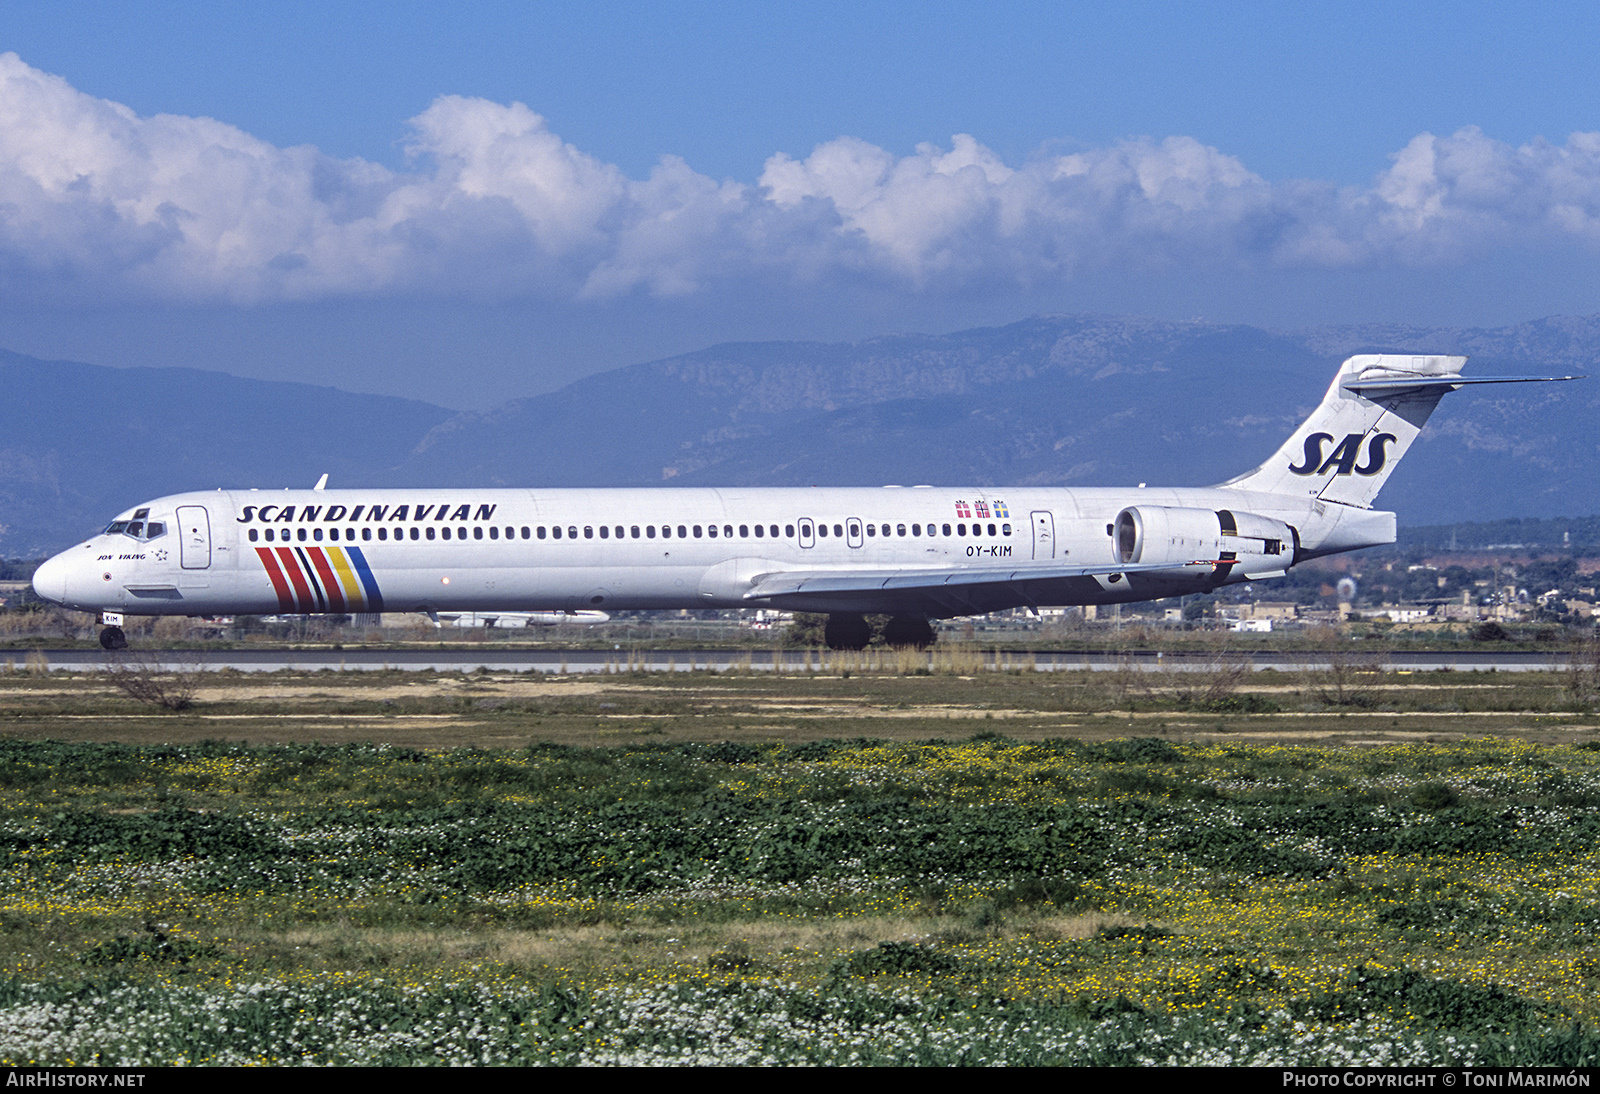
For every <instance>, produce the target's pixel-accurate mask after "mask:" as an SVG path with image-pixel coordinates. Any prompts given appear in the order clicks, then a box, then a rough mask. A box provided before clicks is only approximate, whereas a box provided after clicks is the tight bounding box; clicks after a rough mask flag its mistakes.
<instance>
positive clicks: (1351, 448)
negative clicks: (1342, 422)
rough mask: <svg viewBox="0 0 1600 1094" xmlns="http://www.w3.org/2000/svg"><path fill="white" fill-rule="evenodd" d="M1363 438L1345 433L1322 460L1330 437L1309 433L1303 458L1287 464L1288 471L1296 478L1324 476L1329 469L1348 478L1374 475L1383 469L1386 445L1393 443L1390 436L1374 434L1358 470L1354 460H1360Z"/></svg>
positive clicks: (1392, 435)
mask: <svg viewBox="0 0 1600 1094" xmlns="http://www.w3.org/2000/svg"><path fill="white" fill-rule="evenodd" d="M1363 439H1364V438H1363V435H1362V434H1360V433H1350V434H1347V435H1346V436H1345V439H1344V440H1342V441H1340V442H1339V444H1338V446H1337V447H1336V448H1335V449H1334V450H1333V451H1332V452H1329V453H1328V455H1327V458H1326V459H1324V458H1323V455H1322V450H1323V448H1324V447H1325V446H1327V445H1328V444H1330V443H1332V441H1333V434H1332V433H1313V434H1311V436H1309V437H1307V438H1306V450H1305V455H1304V456H1303V457H1302V459H1301V461H1300V463H1298V464H1290V465H1289V470H1290V471H1291V472H1292V473H1293V474H1296V475H1325V474H1327V472H1328V471H1329V470H1330V469H1334V470H1333V473H1334V474H1335V475H1348V474H1350V473H1352V472H1354V473H1355V474H1357V475H1376V474H1377V473H1378V472H1379V471H1382V470H1383V465H1384V463H1385V462H1386V461H1387V460H1388V458H1389V445H1391V444H1393V443H1394V442H1395V436H1394V434H1393V433H1378V434H1375V435H1374V436H1373V437H1372V439H1371V440H1370V441H1368V442H1367V462H1366V463H1364V464H1362V465H1361V466H1359V467H1358V466H1356V461H1357V460H1358V459H1360V458H1361V442H1362V440H1363Z"/></svg>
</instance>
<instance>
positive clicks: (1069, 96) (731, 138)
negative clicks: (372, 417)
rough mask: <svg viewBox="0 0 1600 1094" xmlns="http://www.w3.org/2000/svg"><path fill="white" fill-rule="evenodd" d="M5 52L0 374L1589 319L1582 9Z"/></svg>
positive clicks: (809, 14)
mask: <svg viewBox="0 0 1600 1094" xmlns="http://www.w3.org/2000/svg"><path fill="white" fill-rule="evenodd" d="M0 30H3V34H0V53H9V54H12V55H13V56H11V57H9V59H7V60H5V61H4V63H0V290H3V291H0V346H4V347H7V348H11V349H15V350H19V351H22V352H27V353H34V354H37V355H40V356H47V357H72V358H77V359H81V360H89V361H93V362H96V363H102V364H112V365H159V364H174V365H188V366H193V367H203V368H219V369H222V370H224V371H230V372H235V373H239V374H244V375H254V376H264V377H276V378H285V379H297V380H307V381H311V382H321V383H329V384H334V385H336V386H341V387H347V388H352V389H356V390H368V391H384V392H390V393H395V394H404V395H409V396H412V397H417V398H427V399H430V400H432V401H436V402H441V403H444V404H446V405H452V406H485V405H489V404H492V403H493V402H496V401H498V400H500V399H504V398H509V397H514V396H517V395H522V394H529V393H532V392H536V391H541V390H548V389H549V388H551V387H554V386H558V385H559V384H560V383H563V382H565V381H567V380H570V379H572V378H574V377H575V376H578V375H582V374H584V373H585V372H588V371H593V370H595V369H598V368H607V367H615V366H617V365H621V364H626V363H629V362H631V361H636V360H645V359H649V358H653V357H658V356H664V355H667V354H670V353H675V352H682V351H686V350H690V349H695V348H699V347H701V346H704V345H707V344H710V343H713V342H717V341H725V340H737V339H783V338H791V339H805V338H818V339H844V338H860V337H869V336H871V335H873V334H877V333H884V332H888V331H899V330H911V329H918V330H932V331H939V330H953V329H958V328H961V327H965V326H972V325H983V324H996V323H1005V322H1010V321H1012V320H1015V319H1020V318H1023V317H1024V316H1026V315H1029V314H1034V313H1038V312H1072V311H1098V312H1113V313H1119V314H1142V315H1155V316H1161V317H1166V318H1191V317H1196V316H1204V317H1205V318H1209V319H1214V320H1219V321H1229V322H1248V323H1255V324H1259V325H1264V326H1273V327H1293V326H1300V325H1306V324H1313V323H1324V322H1363V321H1372V320H1383V321H1400V322H1409V323H1417V324H1463V325H1498V324H1501V323H1506V322H1514V321H1517V320H1519V319H1529V318H1535V317H1538V316H1541V315H1547V314H1556V313H1569V314H1571V313H1580V314H1590V313H1593V312H1595V311H1596V310H1600V308H1597V306H1596V303H1595V297H1596V287H1597V280H1596V275H1597V273H1600V263H1597V261H1596V258H1597V256H1600V136H1597V135H1595V131H1597V130H1600V117H1596V113H1597V110H1596V102H1597V94H1596V91H1597V89H1596V86H1595V85H1596V79H1597V77H1596V75H1595V66H1594V65H1593V57H1594V56H1595V55H1596V47H1597V46H1600V9H1596V8H1593V7H1591V6H1583V5H1571V6H1567V5H1546V6H1542V7H1540V6H1533V5H1512V4H1471V3H1454V4H1404V3H1400V4H1393V3H1391V4H1381V5H1380V4H1370V5H1362V4H1350V3H1343V4H1321V3H1298V4H1292V5H1285V4H1282V3H1276V4H1228V5H1198V4H1192V3H1190V4H1164V3H1148V4H1123V5H1098V4H1097V5H1073V4H1061V3H1057V4H1027V3H1019V4H983V5H978V4H925V5H916V6H912V5H905V4H899V5H892V6H891V5H874V4H861V3H855V4H810V5H796V4H792V3H789V4H776V3H774V4H763V3H741V4H719V3H700V4H696V3H684V4H630V5H601V4H591V5H572V4H561V5H543V4H537V3H517V4H493V3H480V4H468V5H443V4H404V3H386V4H340V5H326V4H315V5H313V4H295V3H273V4H229V5H201V4H191V3H143V4H141V3H130V4H87V3H65V2H61V0H57V2H53V3H49V4H43V3H32V2H28V0H22V2H17V0H12V2H10V3H8V4H7V5H6V6H5V8H4V10H3V12H0ZM442 378H445V379H442Z"/></svg>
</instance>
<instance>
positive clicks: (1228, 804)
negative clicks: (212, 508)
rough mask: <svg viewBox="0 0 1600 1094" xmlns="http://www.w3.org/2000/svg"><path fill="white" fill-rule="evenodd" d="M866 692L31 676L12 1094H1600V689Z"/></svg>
mask: <svg viewBox="0 0 1600 1094" xmlns="http://www.w3.org/2000/svg"><path fill="white" fill-rule="evenodd" d="M832 667H833V668H834V670H835V671H833V672H831V673H827V674H823V673H813V674H810V675H804V676H802V675H787V676H786V675H779V676H771V675H767V676H754V675H740V674H722V675H716V674H711V673H703V672H702V673H687V672H680V673H677V674H674V675H670V676H669V675H667V674H659V675H653V676H652V675H646V674H643V673H617V674H610V675H605V676H593V677H586V678H555V679H552V678H533V677H522V676H505V675H501V676H496V675H492V674H471V675H466V676H435V675H433V674H400V673H348V674H335V673H322V674H314V675H299V676H296V675H293V674H276V675H274V676H272V677H255V678H246V677H242V676H234V675H225V674H217V675H214V676H208V677H207V678H206V679H204V680H202V681H198V682H196V683H195V684H194V687H193V693H192V695H191V702H190V703H188V704H187V705H186V707H185V709H182V710H180V711H177V712H170V711H166V710H160V709H158V708H156V707H154V706H153V705H151V704H149V703H138V702H136V701H134V700H132V699H130V698H128V697H127V695H126V694H124V693H123V692H120V691H118V690H117V689H116V688H115V687H113V686H112V684H111V683H110V682H108V680H107V679H105V678H103V677H99V676H94V675H82V676H75V677H74V676H67V675H65V674H60V673H47V672H37V673H28V672H15V673H8V674H4V675H0V855H3V861H0V1062H6V1063H13V1064H15V1063H47V1064H61V1063H74V1064H94V1063H101V1064H163V1063H178V1062H182V1063H192V1064H203V1063H217V1064H239V1063H275V1064H277V1063H301V1062H303V1063H317V1064H330V1063H371V1064H379V1063H381V1064H414V1063H440V1064H451V1063H514V1064H529V1063H555V1064H571V1063H637V1062H681V1063H719V1062H720V1063H825V1064H844V1063H912V1064H947V1063H971V1064H1001V1063H1005V1064H1030V1063H1031V1064H1045V1063H1058V1064H1059V1063H1065V1064H1121V1065H1127V1064H1139V1063H1153V1064H1161V1063H1185V1064H1197V1063H1231V1064H1334V1065H1362V1064H1394V1063H1411V1064H1444V1063H1452V1064H1478V1065H1485V1064H1495V1063H1522V1064H1550V1065H1560V1066H1571V1065H1575V1064H1580V1063H1584V1064H1590V1063H1594V1062H1595V1060H1596V1058H1597V1056H1600V1037H1596V1036H1595V1035H1594V1034H1593V1033H1591V1030H1592V1029H1593V1028H1594V1023H1595V1022H1596V1021H1597V1019H1600V1004H1597V1003H1596V1002H1595V1000H1596V998H1597V989H1600V946H1597V944H1596V933H1597V928H1600V851H1597V850H1596V848H1597V845H1600V809H1597V808H1596V807H1597V805H1600V743H1597V742H1600V718H1597V717H1596V714H1595V711H1594V706H1593V702H1594V696H1593V694H1592V693H1591V690H1590V689H1591V688H1592V681H1587V680H1585V679H1579V678H1578V677H1577V676H1576V675H1575V674H1572V673H1567V674H1548V675H1542V674H1515V676H1511V675H1508V674H1498V675H1497V674H1456V673H1430V674H1416V675H1414V676H1411V675H1403V674H1375V673H1371V672H1369V671H1365V670H1361V671H1356V670H1351V671H1348V672H1345V671H1343V670H1341V671H1340V673H1339V674H1337V678H1335V676H1333V675H1330V674H1329V673H1327V672H1324V673H1322V674H1320V675H1309V674H1308V675H1305V676H1301V677H1292V676H1280V675H1277V674H1272V673H1256V674H1253V675H1245V674H1237V673H1236V674H1231V675H1230V674H1229V673H1227V672H1212V673H1208V674H1195V675H1193V676H1189V677H1185V676H1180V675H1176V674H1173V675H1163V674H1149V673H1131V672H1129V673H1117V672H1109V673H1106V672H1102V673H1093V674H1089V673H1084V674H1073V673H1034V672H1031V671H1027V670H1026V668H1025V667H1022V666H1017V667H1015V668H1014V669H1013V671H1010V672H987V673H975V674H964V673H960V672H957V671H954V669H959V667H960V666H954V669H953V670H952V671H947V672H927V671H926V670H922V671H919V670H917V669H915V668H912V669H909V670H905V671H887V670H885V669H884V667H883V666H882V665H881V664H880V665H879V666H878V667H877V669H876V670H872V669H871V667H870V666H867V665H864V664H862V665H857V666H856V668H855V669H854V670H850V669H848V668H846V667H844V666H843V665H835V666H832ZM1224 677H1227V679H1223V678H1224Z"/></svg>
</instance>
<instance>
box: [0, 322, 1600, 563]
mask: <svg viewBox="0 0 1600 1094" xmlns="http://www.w3.org/2000/svg"><path fill="white" fill-rule="evenodd" d="M1384 351H1389V352H1411V353H1465V354H1468V355H1470V356H1472V358H1473V360H1472V361H1471V363H1469V365H1468V366H1467V371H1468V374H1469V375H1470V374H1474V373H1475V374H1480V375H1486V374H1502V373H1528V374H1531V373H1540V374H1551V373H1570V372H1578V373H1587V372H1590V371H1591V370H1592V368H1593V364H1594V362H1595V361H1596V360H1600V316H1594V317H1585V318H1570V317H1553V318H1548V319H1540V320H1535V321H1532V322H1528V323H1521V324H1517V325H1514V326H1508V327H1499V328H1423V327H1408V326H1398V325H1365V326H1344V327H1321V328H1315V329H1309V330H1301V331H1292V332H1274V331H1267V330H1262V329H1259V328H1254V327H1248V326H1236V325H1219V324H1211V323H1204V322H1166V321H1159V320H1152V319H1137V318H1119V317H1104V316H1041V317H1036V318H1032V319H1026V320H1023V321H1021V322H1018V323H1013V324H1010V325H1008V326H1004V327H992V328H982V329H977V330H968V331H960V332H957V333H954V334H947V335H925V334H898V335H885V336H882V337H879V338H873V339H869V340H866V341H862V342H856V343H816V342H752V343H735V344H728V345H720V346H712V347H710V348H708V349H704V350H700V351H697V352H694V353H688V354H684V355H682V356H679V357H672V358H668V359H665V360H661V361H652V362H648V363H645V364H639V365H632V366H629V367H626V368H621V369H616V370H613V371H610V372H604V373H599V374H597V375H594V376H590V377H587V378H585V379H583V380H579V381H577V382H576V383H573V384H570V385H568V386H567V387H565V388H562V389H560V390H558V391H555V392H551V393H549V394H545V395H538V396H532V397H529V398H524V399H516V400H512V401H510V402H507V403H504V404H502V405H501V406H499V407H496V408H494V409H492V410H489V411H486V412H473V413H456V412H454V411H451V410H448V409H446V408H443V407H439V406H433V405H430V404H427V403H422V402H416V401H412V400H405V399H398V398H392V397H387V396H378V395H361V394H354V393H350V392H343V391H338V390H335V389H332V388H321V387H313V386H310V385H305V384H294V383H285V382H273V381H263V380H246V379H241V378H238V377H234V376H229V375H227V374H226V373H223V372H208V371H200V370H194V369H177V368H174V369H144V368H140V369H119V368H107V367H103V366H96V365H86V364H78V363H73V362H62V361H41V360H38V359H35V358H30V357H25V356H23V355H20V354H14V353H7V352H4V351H0V384H3V385H4V386H3V388H0V390H3V391H4V392H5V393H6V396H7V397H6V398H5V399H4V400H0V555H5V556H10V557H19V556H35V555H39V554H44V553H47V552H50V551H54V550H58V549H60V548H61V547H63V546H66V545H68V544H70V543H72V542H73V541H75V540H76V539H79V538H81V537H82V536H83V535H85V534H86V533H88V532H90V531H91V530H93V529H95V528H97V527H99V526H102V525H103V524H104V523H105V522H106V521H107V520H109V519H110V518H111V517H112V516H114V515H115V514H116V512H117V511H118V510H120V509H123V508H126V507H127V506H129V505H131V504H133V503H135V502H138V501H142V500H146V499H149V498H152V497H156V496H159V495H162V494H167V493H175V492H178V491H182V490H195V489H213V488H216V487H248V486H258V487H262V488H267V487H283V486H291V485H292V486H309V485H310V484H312V483H313V482H315V481H316V479H317V477H318V476H319V475H321V474H322V473H323V472H328V473H329V474H330V476H331V478H332V481H333V482H334V483H335V484H336V485H339V486H361V485H367V486H375V487H376V486H473V485H477V486H484V485H494V486H517V485H522V486H551V487H558V486H650V485H655V486H666V487H675V486H711V485H763V486H806V485H819V486H847V485H850V486H853V485H875V484H883V483H901V484H906V485H913V484H918V483H929V484H934V485H955V484H982V485H989V484H993V485H1062V486H1090V485H1093V486H1118V485H1126V486H1135V485H1137V484H1138V483H1140V482H1151V483H1161V484H1164V485H1179V486H1186V485H1205V484H1207V483H1213V482H1219V481H1222V480H1224V479H1227V478H1229V477H1231V476H1233V475H1235V474H1237V473H1239V472H1241V471H1244V470H1247V469H1249V468H1251V467H1253V466H1255V465H1256V464H1258V463H1260V462H1261V461H1262V460H1264V459H1265V458H1266V457H1267V456H1269V455H1270V454H1271V453H1272V451H1273V450H1274V449H1275V448H1276V447H1277V446H1278V445H1279V444H1280V443H1281V442H1282V440H1283V438H1284V437H1285V436H1286V435H1287V434H1288V432H1289V431H1290V430H1292V429H1293V428H1294V427H1295V425H1296V424H1297V423H1298V422H1299V421H1300V420H1301V418H1303V417H1304V415H1305V414H1306V413H1307V412H1309V410H1310V409H1311V408H1312V407H1313V406H1315V405H1316V403H1317V402H1318V400H1319V399H1320V398H1321V397H1322V394H1323V392H1324V390H1325V389H1326V388H1327V385H1328V382H1329V380H1330V379H1331V378H1332V374H1333V370H1334V369H1335V367H1336V366H1337V365H1338V363H1339V361H1341V360H1342V359H1343V358H1345V357H1346V356H1349V355H1350V354H1352V353H1360V352H1384ZM1597 409H1600V379H1596V380H1594V381H1589V382H1579V383H1574V384H1560V385H1554V384H1552V385H1538V386H1522V385H1517V386H1509V387H1500V388H1489V389H1479V390H1478V391H1472V390H1470V389H1469V390H1468V391H1464V392H1461V393H1458V394H1455V395H1452V396H1449V397H1448V398H1447V399H1446V400H1445V402H1444V403H1443V404H1442V405H1441V407H1440V409H1439V410H1438V411H1437V412H1436V413H1435V415H1434V417H1433V419H1432V420H1431V421H1430V423H1429V426H1428V429H1427V430H1426V431H1425V432H1424V433H1423V436H1422V438H1421V439H1420V440H1419V442H1418V443H1417V445H1416V446H1415V447H1413V449H1412V451H1411V453H1410V454H1409V455H1408V456H1407V458H1406V460H1405V462H1404V463H1403V464H1401V466H1400V467H1399V469H1398V470H1397V471H1396V472H1395V474H1394V476H1393V478H1392V479H1391V480H1390V482H1389V484H1388V485H1387V486H1386V487H1385V490H1384V492H1383V494H1382V495H1381V496H1380V498H1379V504H1381V505H1382V506H1383V507H1385V508H1389V509H1394V510H1396V511H1397V512H1399V514H1400V519H1401V522H1402V523H1403V524H1408V525H1420V524H1445V523H1449V522H1452V521H1466V520H1491V519H1499V518H1508V517H1550V516H1557V515H1565V514H1574V513H1595V512H1600V436H1597V433H1596V430H1595V424H1596V422H1597V420H1600V417H1597V414H1596V411H1597Z"/></svg>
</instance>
